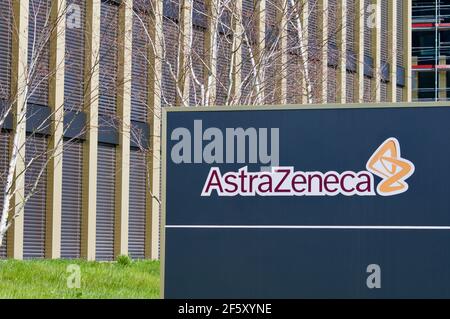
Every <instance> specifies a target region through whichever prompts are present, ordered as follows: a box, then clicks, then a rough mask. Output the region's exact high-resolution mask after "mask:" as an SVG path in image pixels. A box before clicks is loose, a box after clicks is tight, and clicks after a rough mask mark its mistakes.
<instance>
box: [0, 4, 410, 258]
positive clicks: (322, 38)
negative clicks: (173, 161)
mask: <svg viewBox="0 0 450 319" xmlns="http://www.w3.org/2000/svg"><path fill="white" fill-rule="evenodd" d="M410 12H411V2H410V1H408V0H396V1H392V0H389V1H388V0H361V1H360V0H343V1H338V0H301V1H291V0H222V1H216V0H165V1H153V0H134V1H131V0H123V1H119V0H109V1H103V0H102V1H101V0H89V1H85V0H20V1H15V0H14V1H11V0H0V20H1V23H0V103H1V107H2V112H3V113H2V114H3V115H4V116H3V118H4V122H3V124H2V127H1V128H2V131H1V133H0V149H1V151H0V171H1V172H2V175H1V176H2V178H1V180H0V182H1V185H0V187H1V188H2V189H5V185H7V183H8V178H7V177H8V176H10V175H11V174H9V170H8V168H9V167H10V166H11V159H12V158H13V154H17V155H18V156H17V161H16V162H15V164H14V165H13V168H14V174H12V175H11V176H12V178H13V183H12V185H11V187H10V188H9V189H10V190H11V191H10V192H9V193H7V194H10V195H11V196H10V204H9V207H10V209H9V215H10V216H12V215H17V217H16V218H15V220H14V222H13V223H12V225H11V227H10V228H9V230H8V232H7V236H6V245H3V246H2V247H1V248H0V257H2V258H4V257H10V258H17V259H22V258H25V259H28V258H86V259H89V260H94V259H97V260H114V259H115V257H117V256H118V255H122V254H129V255H130V256H132V257H133V258H155V259H157V258H158V256H159V228H160V226H159V225H160V217H159V216H160V215H159V198H160V178H161V176H160V159H161V158H160V138H161V136H160V124H161V121H160V119H161V108H162V107H167V106H181V107H188V106H201V105H236V104H237V105H248V104H250V105H260V104H306V103H317V104H321V103H365V102H367V103H372V102H374V103H376V102H400V101H411V98H412V96H411V92H412V90H411V83H412V82H411V30H410V28H411V13H410ZM318 107H319V106H318ZM5 193H6V191H5ZM4 201H5V196H3V197H1V198H0V204H2V205H1V206H3V203H4ZM187 213H188V212H187Z"/></svg>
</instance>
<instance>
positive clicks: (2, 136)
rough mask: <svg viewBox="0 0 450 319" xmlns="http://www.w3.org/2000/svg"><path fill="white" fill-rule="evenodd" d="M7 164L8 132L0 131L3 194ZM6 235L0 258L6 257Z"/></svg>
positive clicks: (0, 178) (1, 187)
mask: <svg viewBox="0 0 450 319" xmlns="http://www.w3.org/2000/svg"><path fill="white" fill-rule="evenodd" d="M8 164H9V133H5V132H1V133H0V190H1V192H2V194H4V187H5V184H6V178H7V174H8ZM3 197H4V196H0V217H1V216H2V214H1V209H2V207H3ZM6 245H7V241H6V236H5V238H3V245H2V246H1V247H0V258H6Z"/></svg>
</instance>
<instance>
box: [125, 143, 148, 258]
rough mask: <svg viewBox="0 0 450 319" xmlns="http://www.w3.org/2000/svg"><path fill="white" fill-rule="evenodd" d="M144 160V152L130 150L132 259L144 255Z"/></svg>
mask: <svg viewBox="0 0 450 319" xmlns="http://www.w3.org/2000/svg"><path fill="white" fill-rule="evenodd" d="M145 164H146V162H145V153H143V152H140V151H139V150H134V149H132V150H131V152H130V198H129V201H130V208H129V221H128V253H129V255H130V256H131V257H132V258H133V259H143V258H144V257H145V250H144V249H145V240H146V238H145V222H146V220H145V214H146V193H147V190H146V176H147V172H146V165H145Z"/></svg>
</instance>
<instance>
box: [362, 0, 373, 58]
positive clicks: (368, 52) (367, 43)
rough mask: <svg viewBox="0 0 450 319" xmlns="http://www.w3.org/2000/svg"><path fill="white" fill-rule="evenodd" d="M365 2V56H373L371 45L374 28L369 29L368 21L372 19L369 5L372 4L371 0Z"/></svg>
mask: <svg viewBox="0 0 450 319" xmlns="http://www.w3.org/2000/svg"><path fill="white" fill-rule="evenodd" d="M362 1H364V54H365V55H367V56H372V50H371V47H370V45H371V43H372V28H370V27H369V24H368V23H367V21H369V19H370V13H371V12H370V11H369V5H371V4H372V2H371V0H362Z"/></svg>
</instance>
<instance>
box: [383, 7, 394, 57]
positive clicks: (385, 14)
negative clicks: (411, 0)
mask: <svg viewBox="0 0 450 319" xmlns="http://www.w3.org/2000/svg"><path fill="white" fill-rule="evenodd" d="M388 1H392V0H381V61H384V62H386V61H387V60H388V38H389V37H388V32H389V30H388V29H389V19H388V11H389V4H388Z"/></svg>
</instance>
